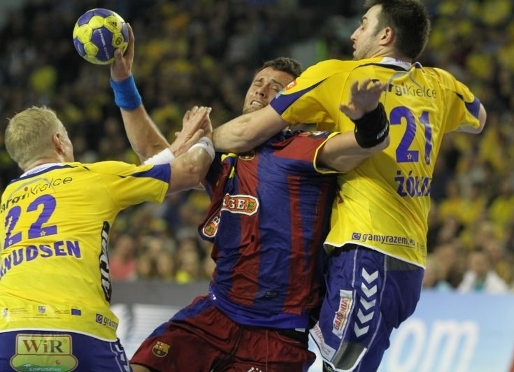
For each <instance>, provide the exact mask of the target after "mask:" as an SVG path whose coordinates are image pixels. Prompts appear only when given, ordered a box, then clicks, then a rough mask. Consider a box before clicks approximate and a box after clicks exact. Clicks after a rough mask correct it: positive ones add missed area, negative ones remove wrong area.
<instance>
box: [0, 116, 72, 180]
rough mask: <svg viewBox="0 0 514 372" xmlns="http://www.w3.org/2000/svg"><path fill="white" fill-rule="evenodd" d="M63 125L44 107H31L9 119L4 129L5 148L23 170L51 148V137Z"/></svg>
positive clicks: (61, 128)
mask: <svg viewBox="0 0 514 372" xmlns="http://www.w3.org/2000/svg"><path fill="white" fill-rule="evenodd" d="M62 130H63V125H62V123H61V121H60V120H59V119H58V118H57V115H56V114H55V112H54V111H53V110H51V109H49V108H47V107H45V106H42V107H37V106H32V107H30V108H28V109H25V110H23V111H22V112H20V113H18V114H16V115H15V116H14V117H13V118H11V119H9V123H8V124H7V128H6V129H5V148H6V149H7V152H8V153H9V155H10V156H11V158H12V159H13V160H14V161H15V162H16V163H18V166H19V167H20V168H21V169H23V170H25V169H27V167H28V166H30V164H32V163H34V162H35V161H36V160H37V159H38V158H41V157H42V156H45V154H47V153H48V151H49V150H50V149H51V148H52V137H53V135H54V134H55V133H57V132H59V133H61V132H62Z"/></svg>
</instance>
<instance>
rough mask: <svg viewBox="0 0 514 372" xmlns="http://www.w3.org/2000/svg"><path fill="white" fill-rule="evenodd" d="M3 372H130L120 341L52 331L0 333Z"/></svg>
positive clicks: (0, 357)
mask: <svg viewBox="0 0 514 372" xmlns="http://www.w3.org/2000/svg"><path fill="white" fill-rule="evenodd" d="M0 345H2V348H1V349H2V350H1V351H0V371H2V372H8V371H21V370H29V369H27V368H29V367H30V366H34V367H37V368H40V370H57V369H58V370H62V371H71V370H75V371H88V372H129V371H130V366H129V364H128V359H127V356H126V354H125V350H124V349H123V347H122V346H121V344H120V342H119V340H117V341H112V342H109V341H103V340H99V339H96V338H93V337H89V336H86V335H82V334H77V333H72V332H71V333H70V332H53V331H52V332H50V331H31V330H26V331H16V332H4V333H0Z"/></svg>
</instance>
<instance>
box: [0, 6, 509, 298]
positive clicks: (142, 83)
mask: <svg viewBox="0 0 514 372" xmlns="http://www.w3.org/2000/svg"><path fill="white" fill-rule="evenodd" d="M315 3H318V2H316V1H309V0H303V1H302V0H297V1H295V0H198V1H189V0H178V1H165V0H138V1H123V0H104V1H97V0H66V1H64V0H63V1H61V0H59V1H58V0H41V1H37V0H32V1H27V2H26V4H25V5H24V6H23V7H22V8H20V9H17V10H13V11H12V13H11V14H9V15H7V17H6V19H7V21H6V23H5V24H4V26H3V28H2V29H1V30H0V45H2V47H1V48H0V86H1V90H0V115H1V117H2V120H1V121H0V127H1V130H0V133H1V135H0V144H1V145H2V146H1V147H0V188H3V187H4V186H5V185H6V183H8V182H9V180H10V179H12V178H14V177H17V176H18V175H19V174H20V171H19V169H17V167H16V165H15V164H14V163H13V162H12V161H11V160H10V158H9V156H8V154H7V153H6V151H5V147H4V146H3V133H4V130H5V126H6V124H7V118H9V117H12V116H13V115H14V114H15V113H16V112H19V111H21V110H23V109H24V108H26V107H29V106H32V105H47V106H49V107H51V108H53V109H54V110H56V112H57V114H58V116H59V117H60V118H61V120H62V121H63V122H64V123H65V125H66V126H67V128H68V131H69V134H70V138H71V139H72V142H73V144H74V149H75V150H74V151H75V159H76V160H77V161H81V162H86V163H87V162H92V161H97V160H107V159H111V160H123V161H127V162H131V163H137V162H138V158H137V157H136V156H135V154H134V153H133V152H132V151H131V149H130V146H129V144H128V141H127V139H126V135H125V132H124V130H123V124H122V122H121V117H120V114H119V110H118V108H117V107H116V106H115V105H114V99H113V96H112V92H111V89H110V87H109V66H99V65H93V64H90V63H88V62H86V61H85V60H83V59H82V58H81V57H80V56H79V55H78V54H77V52H76V51H75V49H74V48H73V43H72V30H73V26H74V23H75V21H76V19H77V18H78V16H80V15H81V14H82V13H83V12H84V11H86V10H88V9H91V8H95V7H103V8H109V9H112V10H115V11H116V12H117V13H119V14H120V15H121V16H122V17H123V18H124V19H125V20H126V21H127V22H129V23H130V24H131V25H132V27H133V29H134V33H135V37H136V58H135V63H134V66H135V67H134V75H135V78H136V82H137V85H138V87H139V90H140V93H141V95H142V97H143V103H144V104H145V106H146V108H147V110H148V112H149V113H150V115H151V116H152V118H153V119H154V121H155V122H156V123H157V124H158V126H159V128H160V129H161V131H162V132H163V133H164V134H165V135H166V136H167V138H168V139H169V141H170V142H171V141H173V138H174V133H175V132H176V131H177V130H179V128H180V126H181V121H182V116H183V114H184V112H185V110H187V109H189V108H191V107H192V106H194V105H205V106H210V107H212V109H213V110H212V114H211V119H212V122H213V124H214V125H215V126H216V125H217V124H221V123H223V122H225V121H226V120H228V119H230V118H233V117H235V116H237V115H239V114H240V112H241V108H242V103H243V98H244V95H245V93H246V90H247V88H248V86H249V84H250V81H251V79H252V77H253V74H254V71H255V69H256V68H258V67H259V66H260V65H261V64H262V63H263V62H264V61H266V60H269V59H272V58H275V57H278V56H289V57H293V58H296V59H298V60H299V61H300V62H301V63H302V65H303V67H304V68H306V67H308V66H309V65H311V64H313V63H316V62H317V61H319V60H322V59H329V58H340V59H351V58H352V56H351V53H352V44H351V41H350V39H349V37H350V34H351V33H352V31H353V30H354V28H355V27H356V26H357V25H358V24H359V21H360V19H359V18H360V15H361V14H362V8H361V3H362V1H360V0H352V1H349V0H348V1H336V0H333V1H324V2H319V3H323V4H322V5H320V4H315ZM425 3H426V4H427V6H428V8H429V10H430V12H431V15H432V20H433V31H432V36H431V40H430V42H429V45H428V46H427V49H426V51H425V52H424V53H423V55H422V56H421V58H420V61H421V63H422V64H424V65H430V66H437V67H441V68H444V69H446V70H449V71H451V72H452V73H453V74H454V75H455V76H456V77H457V78H458V79H459V80H461V81H463V82H464V83H465V84H466V85H468V86H469V87H470V88H471V89H472V91H473V92H474V93H475V94H476V95H477V96H478V97H479V98H480V99H481V101H482V102H483V104H484V106H485V107H486V109H487V111H488V120H487V124H486V129H485V130H484V132H483V133H482V134H480V135H478V136H473V135H467V134H459V133H455V134H451V135H449V136H447V137H446V139H445V141H444V143H443V147H442V149H441V152H440V157H439V159H438V162H437V164H436V172H435V175H434V178H433V181H432V192H431V194H432V209H431V214H430V218H429V235H428V251H429V253H428V260H427V273H426V276H425V282H424V286H425V287H426V288H433V289H434V290H450V291H487V292H497V293H501V292H507V291H513V290H514V19H513V18H514V16H513V14H514V3H513V2H512V1H511V0H487V1H485V0H466V1H464V0H444V1H443V0H425ZM207 205H208V197H207V195H206V194H205V193H204V192H203V191H198V190H193V191H190V192H184V193H179V194H174V195H171V196H169V197H168V198H167V199H166V201H165V203H164V204H162V205H153V204H143V205H141V206H139V207H134V208H130V209H128V210H126V211H124V212H123V213H122V214H121V215H120V216H119V217H118V219H117V222H116V223H115V225H114V226H113V228H112V232H111V238H110V270H111V275H112V278H113V279H114V280H120V281H130V280H138V279H147V280H156V279H158V280H165V281H171V282H178V283H187V282H190V281H198V280H207V279H208V278H210V275H211V272H212V269H213V262H212V260H211V259H210V257H209V253H210V248H211V247H210V245H209V244H206V243H205V242H203V241H201V240H200V239H199V238H198V233H197V225H198V223H199V222H200V221H201V219H202V218H203V215H204V213H205V209H206V207H207ZM70 218H73V212H72V211H70Z"/></svg>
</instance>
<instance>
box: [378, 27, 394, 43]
mask: <svg viewBox="0 0 514 372" xmlns="http://www.w3.org/2000/svg"><path fill="white" fill-rule="evenodd" d="M393 41H394V30H393V29H392V28H391V27H385V28H383V29H382V31H380V41H379V43H380V45H391V44H392V43H393Z"/></svg>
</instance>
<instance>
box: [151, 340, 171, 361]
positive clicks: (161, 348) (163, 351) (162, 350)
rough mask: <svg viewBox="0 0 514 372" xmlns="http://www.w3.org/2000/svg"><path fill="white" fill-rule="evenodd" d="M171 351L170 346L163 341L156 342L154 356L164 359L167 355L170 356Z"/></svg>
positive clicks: (153, 347) (153, 350)
mask: <svg viewBox="0 0 514 372" xmlns="http://www.w3.org/2000/svg"><path fill="white" fill-rule="evenodd" d="M169 350H170V345H168V344H166V343H164V342H161V341H155V343H154V344H153V346H152V354H153V355H155V356H156V357H157V358H164V357H165V356H166V355H168V351H169Z"/></svg>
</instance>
